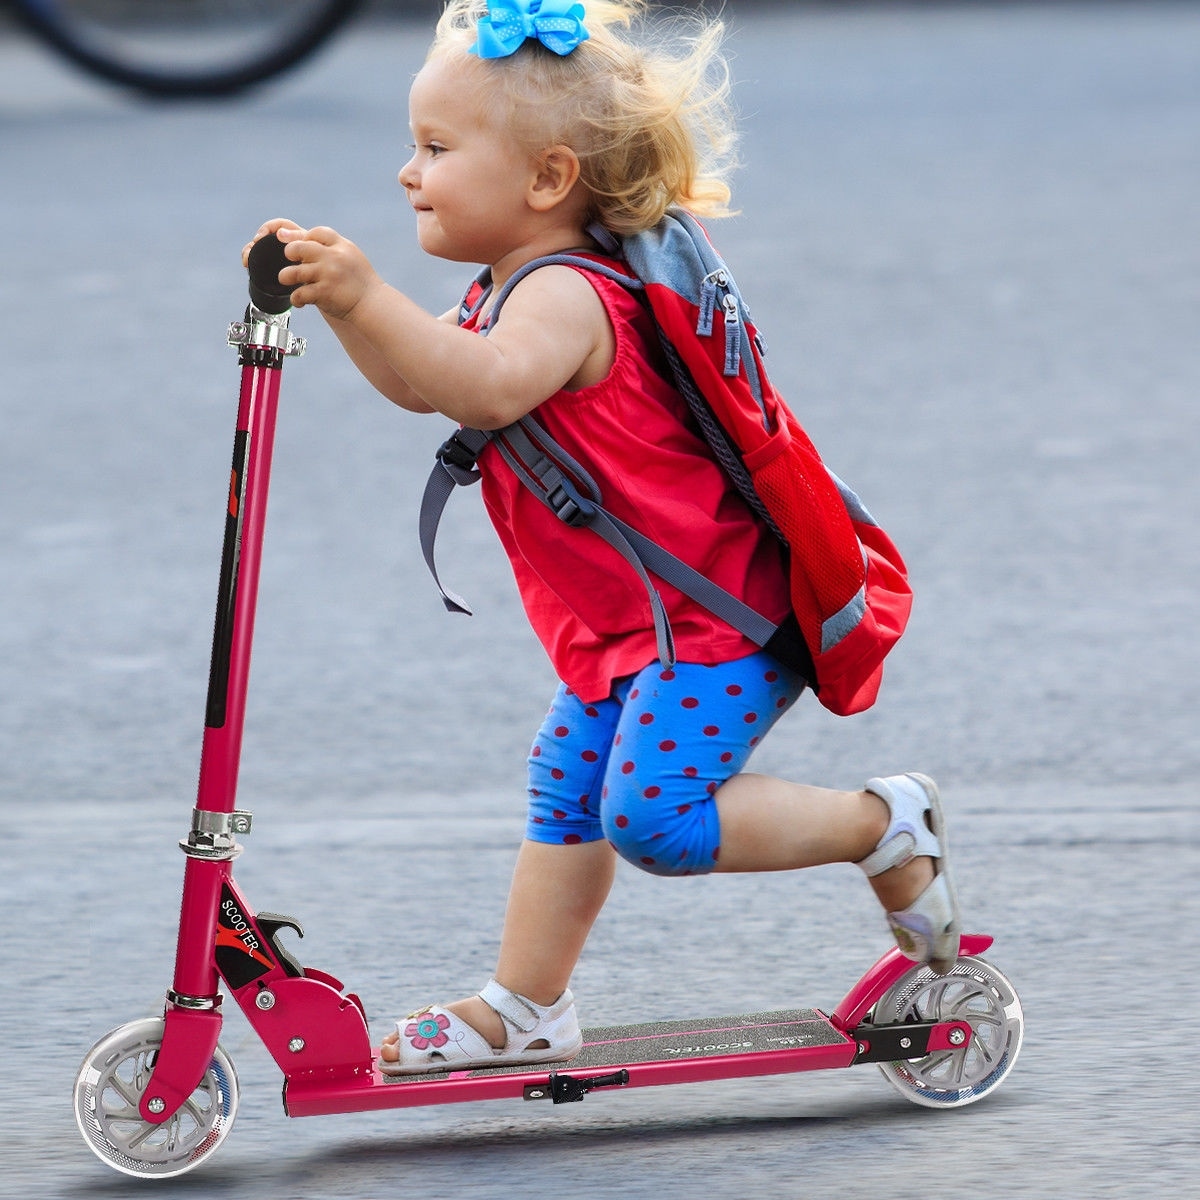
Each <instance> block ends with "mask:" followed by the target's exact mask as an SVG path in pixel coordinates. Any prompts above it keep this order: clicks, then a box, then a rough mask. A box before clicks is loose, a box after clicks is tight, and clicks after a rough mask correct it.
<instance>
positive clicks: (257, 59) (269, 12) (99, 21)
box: [16, 0, 362, 96]
mask: <svg viewBox="0 0 1200 1200" xmlns="http://www.w3.org/2000/svg"><path fill="white" fill-rule="evenodd" d="M361 5H362V0H254V3H252V4H248V3H245V2H244V0H22V3H20V4H18V5H16V10H17V11H18V12H19V13H21V15H22V16H23V17H24V18H25V21H26V22H27V24H28V25H30V27H31V28H32V29H33V30H34V31H35V32H37V33H38V34H40V35H41V36H42V37H43V38H45V39H46V40H47V41H48V42H50V43H51V44H52V45H53V46H55V47H56V48H57V49H58V50H59V51H61V52H62V53H63V54H65V55H66V56H67V57H68V58H70V59H71V60H72V61H73V62H75V63H77V64H78V65H79V66H81V67H83V68H84V69H85V70H88V71H91V72H92V73H93V74H96V75H100V76H102V77H103V78H105V79H109V80H111V81H113V82H115V83H120V84H124V85H125V86H127V87H132V88H135V89H137V90H139V91H142V92H146V93H148V94H150V95H156V96H220V95H228V94H231V93H233V92H237V91H241V90H242V89H243V88H246V87H249V86H250V85H251V84H255V83H258V82H260V81H262V80H264V79H269V78H270V77H271V76H273V75H278V74H279V73H280V72H281V71H286V70H287V69H288V68H290V67H292V66H294V65H295V64H296V63H298V62H300V61H301V60H302V59H303V58H304V57H305V56H307V55H308V54H310V53H312V51H313V50H315V49H316V48H317V47H318V46H319V45H320V44H321V43H322V42H324V41H325V40H326V39H327V38H329V37H330V36H331V35H332V34H333V33H334V31H335V30H336V29H337V28H338V27H339V26H340V25H342V24H343V23H344V22H345V21H346V20H347V19H348V18H349V17H350V16H351V15H352V14H353V13H354V12H355V11H356V10H357V9H358V8H360V7H361Z"/></svg>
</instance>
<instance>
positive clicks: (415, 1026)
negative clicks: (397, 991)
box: [404, 1009, 450, 1050]
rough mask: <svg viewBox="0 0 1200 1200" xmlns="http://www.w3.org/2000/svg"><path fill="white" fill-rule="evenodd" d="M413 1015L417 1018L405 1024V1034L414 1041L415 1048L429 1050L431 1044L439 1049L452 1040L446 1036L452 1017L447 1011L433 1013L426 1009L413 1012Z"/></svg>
mask: <svg viewBox="0 0 1200 1200" xmlns="http://www.w3.org/2000/svg"><path fill="white" fill-rule="evenodd" d="M413 1017H414V1018H417V1019H416V1020H412V1021H409V1023H408V1024H407V1025H405V1027H404V1036H405V1037H406V1038H408V1040H409V1041H410V1042H412V1045H413V1049H414V1050H428V1049H429V1048H430V1047H431V1046H432V1047H433V1048H434V1049H435V1050H438V1049H441V1047H442V1046H444V1045H445V1044H446V1043H447V1042H448V1041H449V1040H450V1039H449V1037H447V1036H446V1030H447V1029H449V1028H450V1018H449V1017H448V1016H446V1014H445V1013H432V1012H430V1011H429V1010H428V1009H425V1010H423V1011H422V1012H415V1013H413Z"/></svg>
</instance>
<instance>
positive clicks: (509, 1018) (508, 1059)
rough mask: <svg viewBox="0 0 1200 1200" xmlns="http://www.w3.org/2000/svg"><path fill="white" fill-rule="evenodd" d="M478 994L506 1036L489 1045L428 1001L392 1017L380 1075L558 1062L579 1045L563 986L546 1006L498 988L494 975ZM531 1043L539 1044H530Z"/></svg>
mask: <svg viewBox="0 0 1200 1200" xmlns="http://www.w3.org/2000/svg"><path fill="white" fill-rule="evenodd" d="M479 998H480V999H481V1000H482V1001H483V1002H484V1003H485V1004H486V1005H487V1006H488V1007H489V1008H492V1009H494V1010H495V1011H496V1012H497V1013H498V1014H499V1015H500V1019H501V1020H502V1021H503V1022H504V1029H505V1032H506V1033H507V1039H506V1041H505V1043H504V1045H503V1046H493V1045H492V1044H491V1043H490V1042H489V1041H488V1040H487V1038H485V1037H484V1036H483V1034H481V1033H480V1032H479V1031H478V1030H477V1029H474V1028H473V1027H472V1026H470V1025H468V1024H467V1023H466V1021H464V1020H463V1019H462V1018H461V1017H456V1016H455V1015H454V1013H452V1012H450V1011H449V1010H448V1009H446V1008H443V1007H442V1006H441V1005H440V1004H433V1005H430V1006H429V1007H428V1008H423V1009H421V1010H420V1011H419V1012H415V1013H413V1014H412V1015H411V1016H409V1017H406V1018H405V1019H404V1020H403V1021H397V1022H396V1033H397V1034H398V1035H399V1040H398V1041H397V1042H396V1043H395V1045H396V1049H397V1050H398V1051H399V1054H400V1058H399V1061H397V1062H388V1061H387V1060H386V1059H383V1058H381V1059H380V1060H379V1069H380V1071H382V1072H383V1074H385V1075H417V1074H421V1073H423V1072H426V1071H463V1070H471V1069H474V1068H477V1067H500V1066H515V1065H519V1064H521V1063H543V1062H562V1061H564V1060H566V1059H568V1058H574V1057H575V1055H576V1054H578V1053H579V1050H580V1047H581V1046H582V1045H583V1035H582V1034H581V1033H580V1032H579V1019H578V1017H577V1016H576V1014H575V998H574V996H572V995H571V992H570V989H567V990H566V991H565V992H563V994H562V995H561V996H559V998H558V999H557V1000H556V1001H555V1002H554V1003H553V1004H548V1005H542V1004H535V1003H534V1002H533V1001H532V1000H530V999H528V998H526V997H525V996H518V995H517V993H516V992H510V991H509V990H508V988H506V987H502V986H501V985H500V984H498V983H497V982H496V981H495V980H494V979H490V980H488V983H487V985H486V986H485V987H484V988H483V989H482V990H481V991H480V993H479ZM534 1042H545V1043H546V1044H545V1045H544V1046H536V1047H533V1048H532V1049H531V1046H532V1044H533V1043H534Z"/></svg>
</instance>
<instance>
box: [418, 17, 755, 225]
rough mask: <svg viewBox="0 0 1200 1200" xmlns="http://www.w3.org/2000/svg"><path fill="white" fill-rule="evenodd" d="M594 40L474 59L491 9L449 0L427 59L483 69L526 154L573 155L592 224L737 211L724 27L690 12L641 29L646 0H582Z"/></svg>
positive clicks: (531, 45)
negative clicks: (553, 150) (731, 179)
mask: <svg viewBox="0 0 1200 1200" xmlns="http://www.w3.org/2000/svg"><path fill="white" fill-rule="evenodd" d="M583 6H584V9H585V12H586V16H585V18H584V22H585V25H586V27H587V30H588V35H589V36H588V38H587V40H586V41H584V42H582V43H581V44H580V45H579V46H577V47H576V48H575V49H574V50H573V51H572V52H571V53H570V54H566V55H562V56H560V55H557V54H555V53H553V52H552V51H550V50H547V49H546V48H545V47H543V46H541V45H540V44H539V43H538V42H536V41H534V40H528V41H526V42H525V43H524V44H523V45H522V46H521V47H520V49H518V50H517V51H516V52H515V53H514V54H511V55H510V56H509V57H507V58H496V59H480V58H477V57H476V56H475V55H472V54H470V53H469V49H470V47H471V45H473V43H474V41H475V37H476V25H477V24H478V21H479V18H480V17H482V16H485V15H486V14H487V8H488V6H487V2H486V0H448V3H447V4H446V7H445V10H444V12H443V13H442V16H441V19H440V20H439V21H438V25H437V31H436V34H435V37H434V42H433V45H432V46H431V47H430V50H429V55H428V60H434V59H445V58H455V59H457V58H460V57H461V58H462V59H463V60H464V61H469V62H470V63H471V64H473V66H472V67H471V69H472V70H479V71H483V72H486V73H487V75H486V78H487V83H488V86H489V89H490V90H492V91H493V93H494V95H495V107H494V108H491V109H489V114H490V115H491V116H492V117H493V118H494V119H496V120H497V122H498V123H499V124H501V125H502V126H503V127H504V128H505V129H507V130H508V131H509V132H511V133H512V134H513V135H515V136H516V137H517V138H518V139H519V141H520V142H521V143H522V144H523V145H524V146H525V147H526V148H527V149H528V150H529V151H530V153H534V154H536V153H538V152H540V151H542V150H545V149H548V148H549V147H550V146H554V145H566V146H569V147H570V148H571V149H572V150H573V151H574V152H575V153H576V154H577V155H578V157H579V161H580V179H581V181H582V183H583V185H584V186H585V187H586V188H587V190H588V192H589V194H590V196H591V198H592V208H593V216H594V217H595V218H596V219H598V220H599V221H600V223H601V224H602V225H604V226H605V227H606V228H607V229H609V230H611V231H612V232H613V233H616V234H628V233H637V232H640V231H642V230H644V229H649V228H652V227H653V226H654V225H656V224H657V223H658V221H659V219H660V218H661V217H662V216H663V214H664V213H665V212H666V211H667V209H668V208H669V207H671V206H672V205H680V206H681V207H683V208H686V209H688V210H690V211H691V212H693V213H695V214H696V215H697V216H701V217H721V216H728V215H729V214H730V211H731V210H730V208H729V201H730V190H729V185H728V183H727V182H726V179H727V177H728V175H729V173H730V172H731V171H732V169H733V166H734V165H735V163H734V155H733V151H734V144H735V140H736V130H735V121H734V114H733V107H732V101H731V88H730V79H729V70H728V66H727V64H726V62H725V59H724V57H723V56H722V54H721V50H720V43H721V39H722V37H723V35H724V26H723V25H722V23H721V22H720V21H716V20H712V19H710V18H708V17H706V16H704V15H703V14H700V13H698V12H695V11H693V12H692V13H690V14H687V15H684V14H679V15H677V16H676V17H675V18H674V19H673V20H668V21H662V20H656V21H654V22H653V23H651V22H648V21H646V19H645V18H646V15H647V13H646V10H647V3H646V0H583Z"/></svg>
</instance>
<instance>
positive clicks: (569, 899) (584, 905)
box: [381, 774, 933, 1062]
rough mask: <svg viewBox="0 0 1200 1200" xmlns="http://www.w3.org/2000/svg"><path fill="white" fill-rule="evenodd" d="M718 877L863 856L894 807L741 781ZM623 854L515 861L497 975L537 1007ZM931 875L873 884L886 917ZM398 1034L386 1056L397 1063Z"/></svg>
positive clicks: (770, 782) (577, 949)
mask: <svg viewBox="0 0 1200 1200" xmlns="http://www.w3.org/2000/svg"><path fill="white" fill-rule="evenodd" d="M716 800H717V812H718V815H719V818H720V823H721V857H720V860H719V862H718V864H717V870H718V871H721V872H755V871H789V870H795V869H797V868H801V867H814V866H820V865H823V864H826V863H837V862H858V861H859V860H860V859H863V858H866V856H867V855H868V854H870V853H871V851H872V850H874V849H875V846H876V845H877V844H878V842H879V839H880V838H881V837H882V836H883V834H884V832H885V831H886V830H887V826H888V819H889V816H888V807H887V805H886V804H885V803H884V801H883V800H881V799H880V798H879V797H878V796H876V795H874V794H872V793H871V792H838V791H830V790H828V789H825V788H816V787H809V786H806V785H804V784H797V783H788V782H787V781H786V780H783V779H774V778H772V777H770V776H767V775H750V774H742V775H735V776H734V777H733V778H732V779H730V780H728V781H727V782H726V783H725V784H724V785H722V787H721V788H720V790H719V791H718V792H717V797H716ZM615 864H616V854H615V852H614V851H613V848H612V847H611V846H610V845H609V844H608V842H605V841H599V842H586V843H584V844H582V845H574V846H558V845H550V844H546V843H542V842H530V841H525V842H522V843H521V850H520V853H519V854H518V856H517V865H516V869H515V871H514V873H513V882H512V888H511V890H510V892H509V897H508V909H507V911H506V913H505V918H504V933H503V936H502V938H501V943H500V960H499V963H498V965H497V967H496V979H497V981H498V982H500V983H501V984H503V986H504V987H506V988H509V989H510V990H511V991H514V992H516V993H518V994H519V995H522V996H527V997H528V998H529V999H530V1000H532V1001H533V1002H534V1003H535V1004H553V1003H554V1001H555V1000H557V999H558V997H559V996H561V995H562V993H563V991H564V990H565V988H566V987H567V984H568V982H569V981H570V978H571V973H572V971H573V970H574V969H575V964H576V962H577V961H578V959H579V955H580V954H581V953H582V951H583V946H584V942H585V941H586V940H587V936H588V933H589V932H590V931H591V928H592V925H593V923H594V922H595V920H596V918H597V916H599V914H600V910H601V908H602V907H603V906H604V901H605V900H606V899H607V897H608V893H609V889H610V888H611V887H612V881H613V873H614V870H615ZM932 879H933V865H932V863H931V861H930V860H929V859H928V858H924V857H922V858H915V859H913V861H912V862H910V863H909V864H907V865H906V866H904V867H898V868H896V869H894V870H891V871H887V872H885V873H884V874H882V875H877V876H875V877H874V878H873V879H871V880H870V881H869V882H870V884H871V886H872V887H873V888H874V889H875V894H876V896H877V897H878V898H879V901H880V903H881V904H882V905H883V906H884V908H885V909H886V910H888V911H893V912H894V911H900V910H902V909H905V908H907V907H908V906H909V905H910V904H911V903H912V902H913V900H915V899H916V898H917V896H919V895H920V893H921V892H922V891H924V889H925V888H926V887H927V886H928V884H929V883H930V881H931V880H932ZM446 1007H447V1008H449V1009H450V1011H451V1012H453V1013H454V1014H455V1015H457V1016H459V1017H461V1018H462V1019H463V1020H464V1021H466V1022H467V1023H468V1024H469V1025H471V1026H472V1027H473V1028H475V1029H477V1030H478V1031H479V1032H480V1033H482V1034H483V1035H484V1037H486V1038H487V1039H488V1041H489V1042H491V1044H492V1045H493V1046H503V1045H504V1042H505V1039H506V1032H505V1029H504V1024H503V1022H502V1021H501V1019H500V1017H499V1015H498V1014H497V1013H496V1012H495V1011H494V1010H493V1009H492V1008H491V1007H490V1006H489V1005H487V1004H485V1003H484V1002H483V1001H482V1000H480V999H479V998H478V997H477V996H471V997H468V998H467V999H464V1000H458V1001H456V1002H455V1003H453V1004H449V1005H447V1006H446ZM397 1040H398V1038H397V1035H396V1034H392V1035H390V1036H389V1037H388V1038H385V1039H384V1043H383V1048H382V1055H381V1056H382V1057H383V1059H384V1060H385V1061H389V1062H394V1061H395V1060H396V1059H397V1058H398V1057H399V1053H398V1051H397V1050H396V1049H395V1043H396V1041H397Z"/></svg>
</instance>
